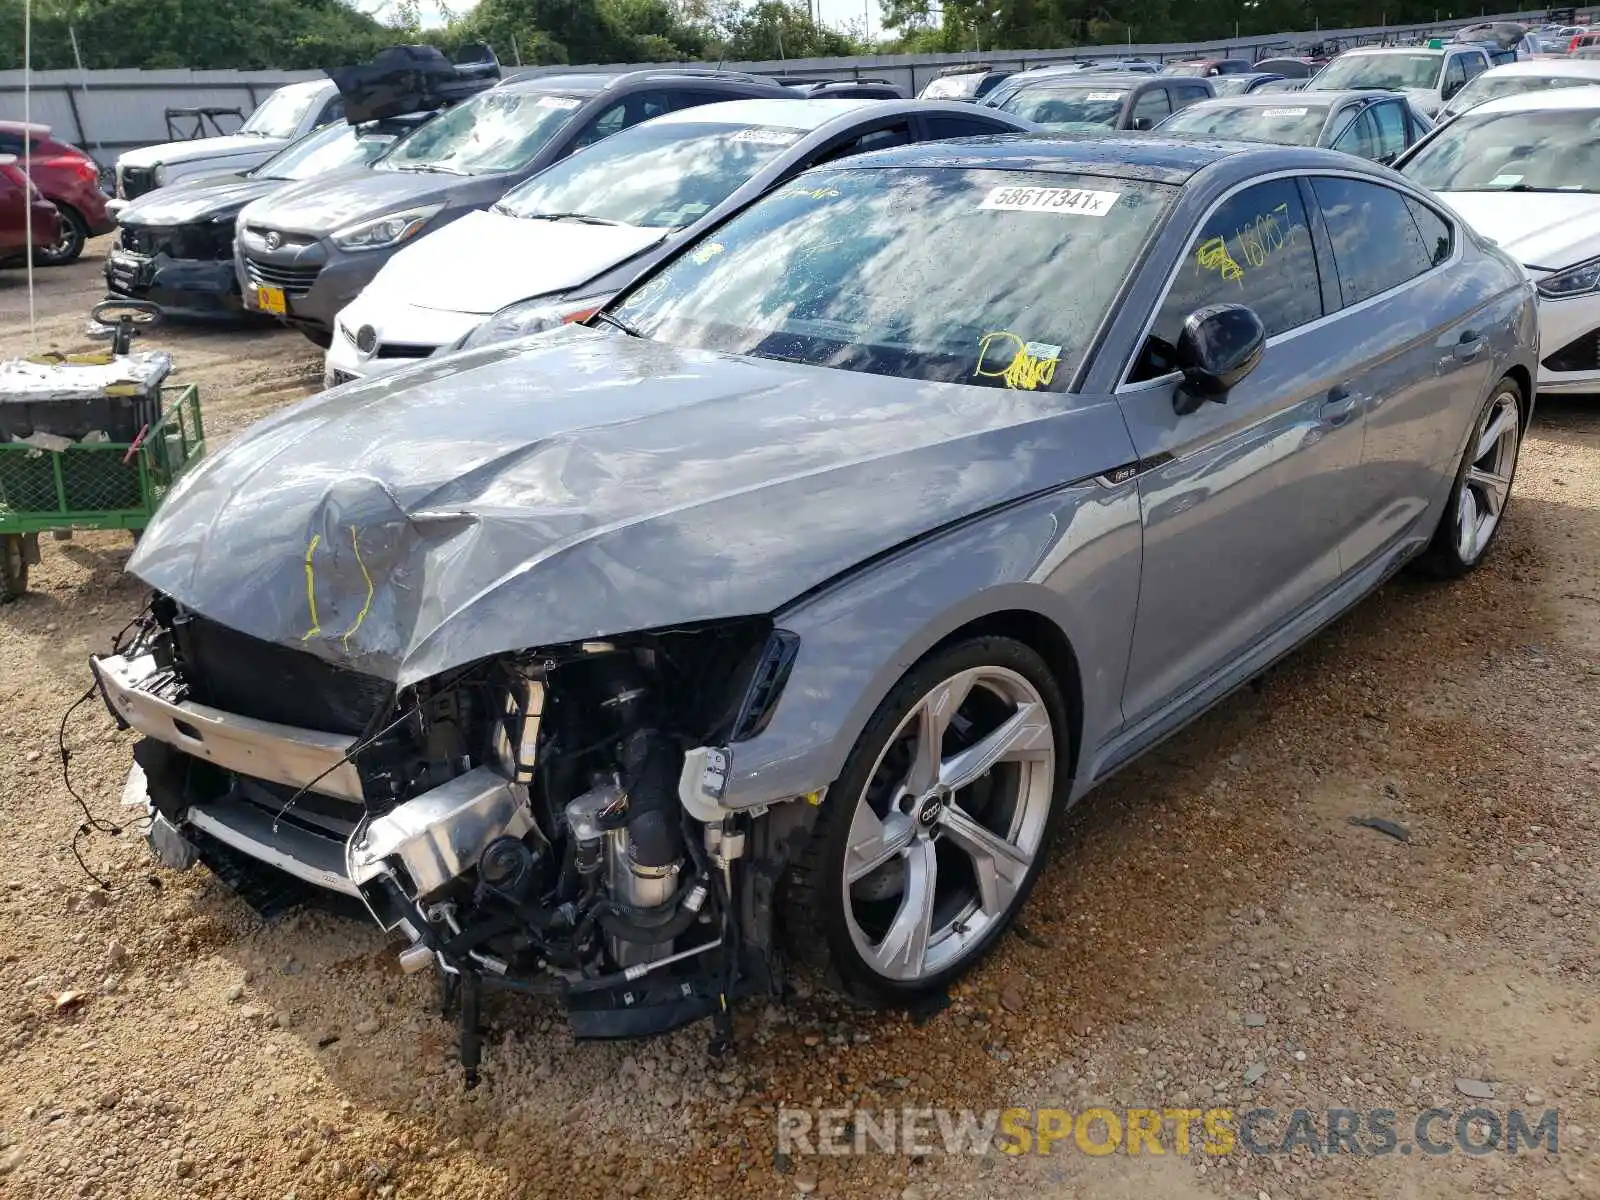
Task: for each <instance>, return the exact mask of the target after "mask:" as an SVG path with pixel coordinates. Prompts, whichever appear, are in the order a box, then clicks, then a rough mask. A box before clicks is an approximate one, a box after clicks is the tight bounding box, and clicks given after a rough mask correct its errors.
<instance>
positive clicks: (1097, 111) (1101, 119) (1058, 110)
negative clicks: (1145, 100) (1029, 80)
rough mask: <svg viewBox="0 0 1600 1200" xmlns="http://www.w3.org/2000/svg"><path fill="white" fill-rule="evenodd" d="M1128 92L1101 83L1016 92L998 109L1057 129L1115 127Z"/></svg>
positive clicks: (1035, 88)
mask: <svg viewBox="0 0 1600 1200" xmlns="http://www.w3.org/2000/svg"><path fill="white" fill-rule="evenodd" d="M1127 95H1128V89H1127V88H1118V87H1115V86H1111V87H1108V86H1106V85H1105V84H1104V83H1097V84H1085V85H1082V86H1080V87H1073V88H1064V87H1052V88H1043V87H1032V88H1025V89H1023V90H1022V91H1019V92H1017V94H1016V95H1014V96H1012V97H1011V98H1010V99H1008V100H1007V101H1006V102H1005V103H1004V104H1002V105H1001V106H1000V108H1001V111H1003V112H1008V113H1011V114H1013V115H1014V116H1018V117H1021V118H1022V119H1023V120H1024V121H1032V122H1034V123H1035V124H1037V125H1046V126H1052V127H1056V128H1061V127H1064V126H1068V127H1070V126H1082V125H1115V124H1116V122H1117V114H1118V113H1120V112H1121V111H1122V102H1123V100H1124V99H1126V98H1127Z"/></svg>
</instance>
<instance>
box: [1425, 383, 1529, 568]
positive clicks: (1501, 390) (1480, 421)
mask: <svg viewBox="0 0 1600 1200" xmlns="http://www.w3.org/2000/svg"><path fill="white" fill-rule="evenodd" d="M1503 396H1509V397H1511V402H1512V404H1513V405H1514V406H1515V407H1516V410H1517V422H1518V429H1517V455H1516V458H1515V459H1513V460H1512V463H1511V477H1510V478H1509V479H1508V480H1507V482H1506V508H1507V509H1509V508H1510V506H1511V495H1512V492H1513V490H1514V489H1515V487H1516V482H1517V468H1518V467H1519V466H1521V464H1522V434H1523V428H1522V413H1523V408H1522V399H1523V398H1522V389H1521V388H1519V387H1518V386H1517V384H1516V381H1515V380H1513V379H1510V378H1503V379H1501V380H1500V381H1499V382H1498V383H1496V384H1495V385H1494V390H1493V391H1491V392H1490V393H1489V398H1488V399H1487V400H1485V401H1484V402H1483V406H1482V407H1481V408H1479V410H1478V417H1477V420H1475V421H1473V423H1472V432H1471V433H1470V434H1468V436H1467V446H1466V449H1464V450H1463V451H1462V452H1461V465H1460V466H1459V467H1458V468H1457V470H1456V482H1455V486H1454V487H1452V488H1451V489H1450V505H1449V507H1448V508H1447V509H1446V510H1445V514H1444V521H1445V524H1444V530H1443V532H1445V533H1446V534H1447V535H1448V536H1447V537H1445V538H1444V540H1443V541H1442V543H1441V549H1447V550H1448V552H1449V557H1450V565H1451V566H1452V567H1453V568H1454V569H1455V570H1456V571H1457V572H1459V573H1462V574H1465V573H1466V572H1468V571H1470V570H1472V569H1473V568H1474V567H1476V566H1477V565H1478V564H1479V563H1481V562H1482V561H1483V560H1484V559H1486V558H1488V557H1489V551H1490V550H1492V549H1494V544H1495V542H1496V541H1497V540H1498V539H1499V537H1500V531H1501V530H1502V529H1504V528H1505V525H1506V513H1505V512H1504V511H1502V512H1501V514H1500V519H1499V520H1498V521H1496V522H1495V525H1494V529H1492V530H1491V531H1490V533H1489V540H1488V541H1486V542H1485V543H1484V544H1483V549H1481V550H1479V551H1478V553H1477V554H1476V555H1475V556H1474V557H1472V558H1471V559H1465V558H1462V557H1461V550H1460V540H1459V538H1457V537H1456V516H1457V512H1458V511H1459V506H1460V503H1461V489H1462V488H1464V487H1466V486H1467V474H1468V472H1470V471H1471V470H1472V464H1473V462H1474V461H1476V460H1475V457H1474V454H1473V452H1474V451H1475V450H1476V449H1477V448H1478V441H1479V439H1480V438H1482V437H1483V433H1484V430H1486V429H1487V428H1488V427H1489V419H1490V416H1491V415H1492V414H1493V412H1494V410H1495V407H1496V406H1497V404H1498V403H1499V401H1500V399H1501V397H1503Z"/></svg>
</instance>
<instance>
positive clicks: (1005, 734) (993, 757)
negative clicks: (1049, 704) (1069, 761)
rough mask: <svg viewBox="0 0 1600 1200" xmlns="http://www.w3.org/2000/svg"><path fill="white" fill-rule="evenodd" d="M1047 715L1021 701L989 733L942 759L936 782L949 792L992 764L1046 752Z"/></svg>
mask: <svg viewBox="0 0 1600 1200" xmlns="http://www.w3.org/2000/svg"><path fill="white" fill-rule="evenodd" d="M1051 748H1052V742H1051V737H1050V718H1049V716H1048V715H1047V714H1046V713H1045V711H1044V707H1043V706H1042V705H1039V704H1022V705H1019V706H1018V708H1017V711H1016V712H1014V713H1012V714H1011V716H1009V717H1007V718H1006V720H1005V723H1004V724H1002V725H1001V726H1000V727H999V728H998V729H996V730H995V731H994V732H993V733H991V734H989V735H988V736H987V737H984V738H982V739H980V740H979V741H977V742H976V743H974V744H973V745H971V746H968V747H967V748H966V749H965V750H963V751H961V752H960V753H959V754H955V755H952V756H951V757H950V758H948V759H946V760H945V762H944V763H943V764H942V765H941V767H940V770H939V782H940V783H942V784H943V785H944V786H945V787H947V788H949V789H950V790H951V791H952V792H955V791H959V790H960V789H962V788H964V787H966V786H968V785H969V784H972V783H974V782H976V781H977V780H978V779H980V778H982V777H983V775H984V774H986V773H987V772H988V771H990V770H992V769H993V768H994V766H995V764H996V763H1000V762H1003V761H1006V760H1008V759H1012V760H1014V759H1019V758H1043V757H1044V756H1046V755H1048V754H1049V753H1050V750H1051Z"/></svg>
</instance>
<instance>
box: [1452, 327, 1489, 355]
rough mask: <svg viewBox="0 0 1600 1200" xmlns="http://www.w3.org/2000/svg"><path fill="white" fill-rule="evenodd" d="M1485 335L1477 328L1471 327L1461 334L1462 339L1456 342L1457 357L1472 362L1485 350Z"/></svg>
mask: <svg viewBox="0 0 1600 1200" xmlns="http://www.w3.org/2000/svg"><path fill="white" fill-rule="evenodd" d="M1483 347H1484V336H1483V334H1481V333H1479V332H1478V331H1477V330H1475V329H1469V330H1467V331H1466V332H1465V333H1463V334H1462V335H1461V340H1460V341H1458V342H1457V343H1456V357H1457V358H1458V359H1460V360H1461V361H1462V362H1471V361H1472V360H1473V359H1475V358H1477V357H1478V354H1479V353H1480V352H1481V351H1482V350H1483Z"/></svg>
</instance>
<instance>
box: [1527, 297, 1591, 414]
mask: <svg viewBox="0 0 1600 1200" xmlns="http://www.w3.org/2000/svg"><path fill="white" fill-rule="evenodd" d="M1552 363H1553V364H1555V365H1554V366H1552V365H1551V364H1552ZM1538 390H1539V391H1541V392H1545V393H1555V392H1569V393H1570V392H1580V393H1581V392H1596V393H1600V294H1596V295H1589V296H1573V297H1571V298H1569V299H1566V300H1546V299H1545V298H1544V297H1542V296H1541V297H1540V298H1539V384H1538Z"/></svg>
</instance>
